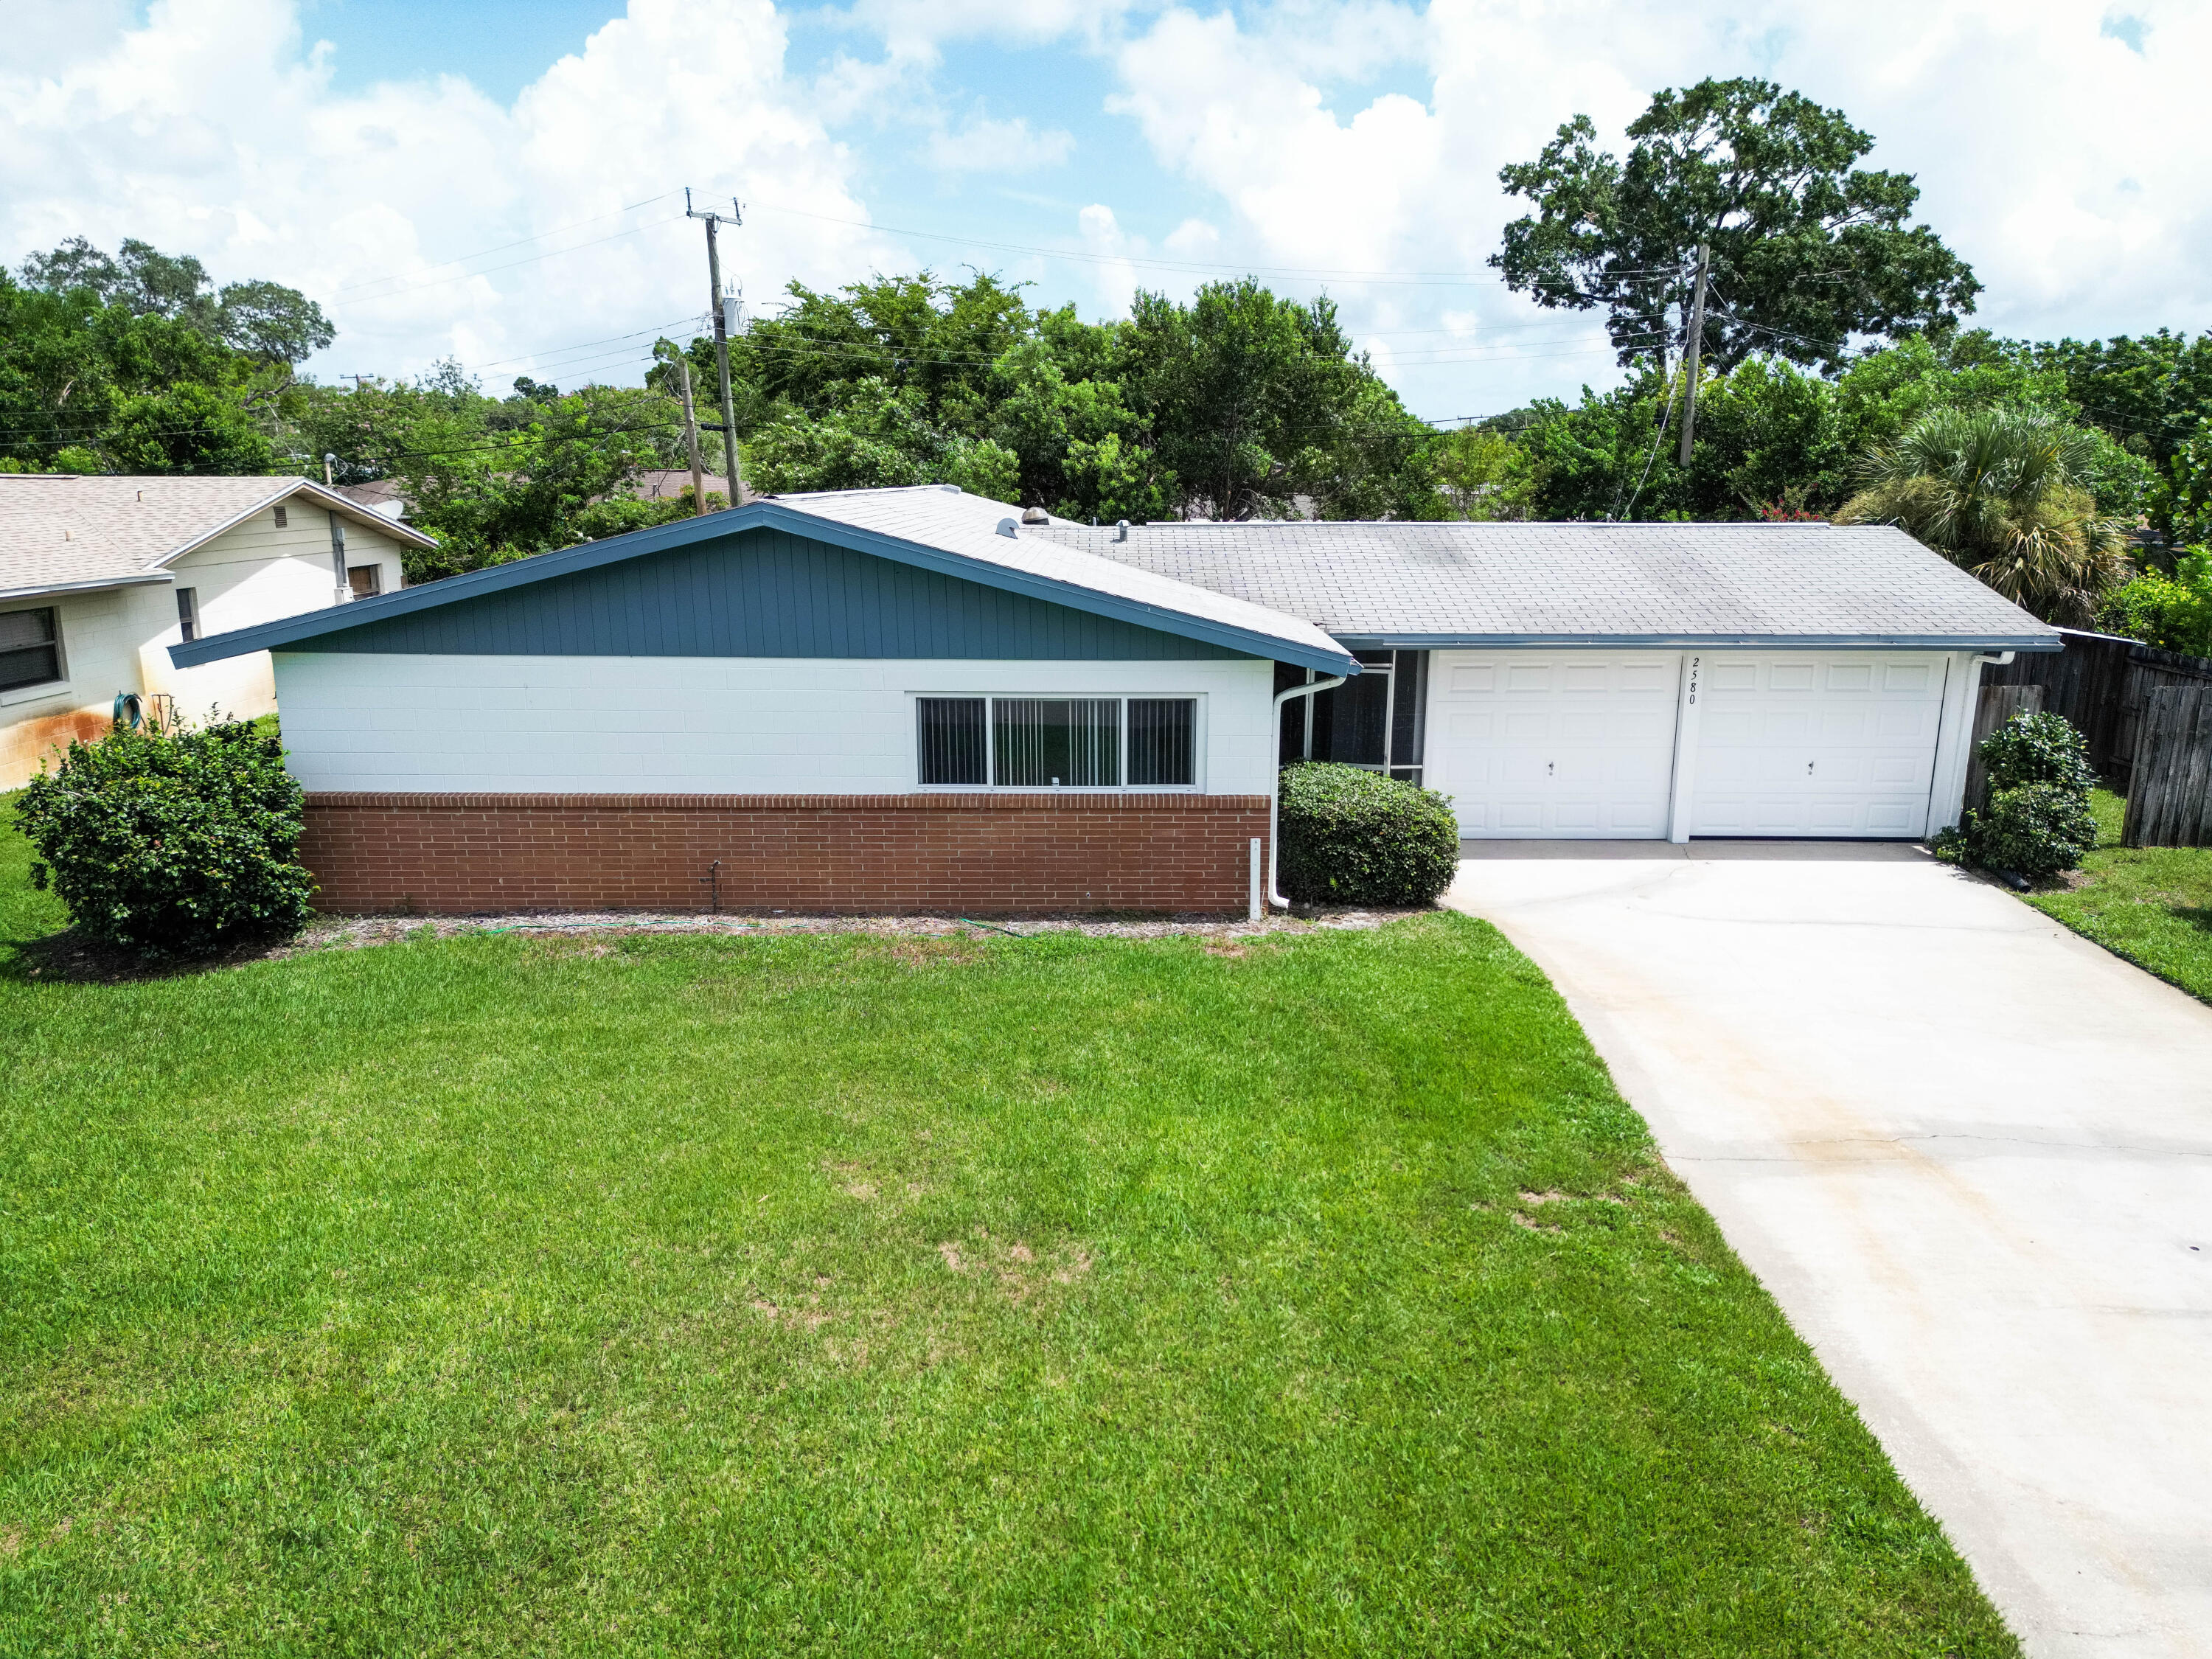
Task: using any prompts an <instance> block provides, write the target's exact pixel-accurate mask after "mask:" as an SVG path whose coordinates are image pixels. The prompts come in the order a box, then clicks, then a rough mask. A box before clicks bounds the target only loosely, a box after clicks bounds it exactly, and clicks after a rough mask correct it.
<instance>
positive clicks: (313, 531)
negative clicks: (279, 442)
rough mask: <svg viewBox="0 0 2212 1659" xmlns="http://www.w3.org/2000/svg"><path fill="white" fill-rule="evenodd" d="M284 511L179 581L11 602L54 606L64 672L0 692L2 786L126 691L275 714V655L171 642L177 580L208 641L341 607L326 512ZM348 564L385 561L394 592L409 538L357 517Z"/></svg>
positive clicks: (262, 516)
mask: <svg viewBox="0 0 2212 1659" xmlns="http://www.w3.org/2000/svg"><path fill="white" fill-rule="evenodd" d="M286 516H287V518H288V519H289V520H290V522H289V524H288V525H287V526H286V527H285V528H283V529H282V530H279V529H277V528H276V515H275V513H273V512H271V511H270V510H269V509H267V508H264V509H263V510H262V511H261V512H259V513H256V514H255V515H254V516H253V518H252V519H250V520H247V521H246V523H244V524H241V525H237V526H234V527H233V528H231V529H229V530H227V531H225V532H223V533H222V535H220V536H218V537H216V538H215V539H214V540H213V541H211V542H210V543H209V544H207V545H206V546H204V547H202V548H197V549H196V550H193V551H192V552H191V553H189V554H187V555H185V556H184V557H183V558H181V559H179V560H178V561H177V562H175V563H174V564H173V565H172V566H170V567H169V571H168V574H170V575H171V576H172V577H173V578H174V580H172V581H161V582H155V583H149V584H146V585H143V586H134V587H117V588H109V589H107V590H106V591H104V592H94V593H75V594H59V595H57V596H55V597H54V598H52V599H35V598H33V599H21V600H11V601H9V605H8V608H9V609H10V610H14V609H17V608H21V607H27V606H32V605H52V606H53V607H54V609H55V611H57V612H58V615H57V617H56V620H57V622H58V624H59V626H60V629H61V637H62V667H63V673H64V678H63V679H61V680H60V681H58V682H56V683H53V684H46V685H33V686H25V687H23V688H22V689H21V690H15V691H9V692H0V789H9V788H13V787H15V785H17V784H20V783H22V782H24V781H27V780H28V779H29V778H30V777H31V776H32V775H33V774H34V773H36V772H37V770H38V769H39V767H40V763H41V762H42V761H44V760H45V759H46V757H48V756H49V755H50V753H51V752H52V748H53V746H54V744H56V743H57V742H58V741H59V740H60V739H61V738H62V737H63V736H64V735H65V733H66V731H67V729H68V727H69V726H70V716H72V715H79V714H82V715H84V716H89V717H95V718H96V719H97V720H105V719H106V716H107V715H108V714H109V713H110V712H111V711H112V709H113V708H114V706H115V694H116V693H117V692H118V691H132V692H138V693H141V694H149V695H150V694H156V693H158V694H163V695H167V696H173V697H174V698H175V699H176V702H177V711H178V713H179V714H182V715H183V716H185V718H186V719H188V720H194V721H198V720H204V719H206V718H207V716H208V714H209V713H210V710H213V711H216V712H219V713H221V714H225V715H231V716H235V717H237V718H240V719H247V720H250V719H252V718H253V717H254V716H256V715H259V714H268V713H269V712H270V710H272V709H274V708H276V683H275V680H274V678H272V677H271V674H270V664H269V656H268V653H266V652H254V653H251V654H249V655H246V656H243V657H233V658H229V659H225V660H223V661H222V662H213V663H208V664H205V665H202V666H201V667H198V668H183V669H180V668H176V667H173V666H172V665H171V664H170V661H169V652H168V647H170V646H173V645H175V644H177V643H179V641H181V640H182V639H183V637H184V635H183V630H182V629H180V627H179V624H178V622H177V589H178V588H179V587H189V588H191V589H192V590H193V592H194V593H195V594H196V595H197V599H198V604H199V618H200V634H201V636H202V637H203V638H204V637H206V636H207V635H210V634H222V633H227V632H228V631H229V630H230V629H234V628H247V627H251V626H252V625H253V624H254V623H264V622H275V621H276V620H277V619H278V618H280V617H296V616H298V615H300V614H301V612H302V611H319V610H321V609H322V608H323V607H324V606H325V605H329V604H330V603H331V593H332V588H333V586H334V583H333V580H332V577H333V574H334V572H333V569H332V567H331V532H330V518H329V515H328V513H325V511H324V510H323V509H321V508H319V507H304V506H302V505H301V504H300V503H299V502H296V501H295V502H292V503H290V504H289V512H288V513H287V515H286ZM346 562H347V563H348V564H349V565H364V564H375V565H378V566H380V568H381V569H382V571H383V581H384V591H385V592H387V593H392V592H398V589H399V587H400V544H399V543H398V541H397V540H395V539H393V538H392V537H390V536H387V535H385V534H382V533H381V532H377V531H374V530H372V529H369V528H368V527H367V526H363V525H362V524H359V523H357V522H355V521H352V520H349V521H348V522H347V525H346Z"/></svg>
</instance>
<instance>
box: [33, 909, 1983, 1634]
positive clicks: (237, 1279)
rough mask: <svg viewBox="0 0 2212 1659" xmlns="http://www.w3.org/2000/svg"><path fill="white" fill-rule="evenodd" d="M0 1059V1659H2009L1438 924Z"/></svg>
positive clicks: (759, 964)
mask: <svg viewBox="0 0 2212 1659" xmlns="http://www.w3.org/2000/svg"><path fill="white" fill-rule="evenodd" d="M9 902H16V903H17V908H14V909H11V910H9V911H7V912H6V913H5V914H6V915H8V916H9V918H10V923H9V925H10V927H11V929H13V930H15V934H16V935H18V936H20V934H21V932H22V930H24V929H37V928H40V927H44V926H46V923H47V922H48V921H51V920H52V916H51V914H50V913H49V912H47V911H45V910H43V909H41V908H39V907H38V906H37V905H36V904H35V903H30V902H27V901H9ZM0 1045H3V1046H4V1051H5V1053H6V1054H7V1055H8V1063H7V1065H6V1066H5V1068H4V1070H0V1168H4V1169H5V1170H7V1171H8V1172H9V1173H8V1176H7V1180H6V1185H5V1188H4V1201H5V1206H6V1208H5V1215H4V1222H0V1307H4V1308H5V1309H6V1310H7V1318H6V1320H5V1322H4V1325H3V1326H0V1651H4V1652H8V1653H31V1652H37V1653H68V1654H131V1655H148V1654H181V1653H185V1652H187V1651H189V1652H193V1653H203V1652H209V1651H233V1652H237V1651H245V1652H252V1653H255V1654H276V1655H289V1654H300V1655H306V1654H310V1653H312V1654H318V1655H321V1654H332V1653H343V1654H356V1655H371V1654H395V1655H396V1654H408V1655H420V1654H447V1653H464V1652H465V1653H532V1654H545V1653H574V1654H580V1653H590V1654H612V1653H659V1652H673V1651H683V1652H687V1653H688V1652H708V1653H730V1654H736V1653H763V1654H769V1653H773V1654H812V1653H820V1654H848V1653H856V1652H868V1653H890V1654H908V1653H911V1654H916V1655H921V1654H932V1655H934V1654H947V1653H963V1652H964V1653H979V1654H992V1655H1001V1654H1029V1653H1035V1654H1045V1653H1053V1654H1059V1653H1070V1652H1088V1653H1115V1654H1120V1653H1127V1654H1139V1653H1141V1654H1160V1655H1168V1654H1196V1653H1207V1654H1212V1653H1237V1652H1268V1653H1316V1654H1337V1653H1341V1654H1354V1653H1358V1654H1376V1653H1388V1654H1394V1655H1395V1654H1431V1653H1434V1654H1442V1653H1453V1654H1467V1653H1511V1654H1558V1655H1569V1654H1573V1655H1598V1654H1619V1655H1626V1654H1647V1653H1664V1654H1668V1655H1669V1656H1677V1655H1690V1654H1718V1653H1729V1654H1760V1655H1766V1654H1779V1653H1797V1654H1807V1655H1821V1656H1829V1655H1842V1654H1883V1655H1891V1654H1911V1655H1927V1656H1934V1655H1939V1654H1960V1655H1966V1654H1972V1655H1995V1654H2012V1653H2015V1651H2016V1647H2015V1644H2014V1642H2013V1641H2012V1639H2011V1638H2010V1637H2009V1636H2008V1635H2007V1634H2006V1632H2004V1630H2003V1628H2002V1625H2001V1624H2000V1622H1999V1620H1998V1619H1997V1617H1996V1614H1995V1613H1994V1612H1993V1611H1992V1610H1991V1608H1990V1607H1989V1605H1988V1604H1987V1602H1986V1601H1984V1599H1983V1598H1982V1596H1981V1595H1980V1594H1979V1592H1978V1590H1977V1589H1976V1588H1975V1586H1974V1584H1973V1583H1972V1579H1971V1577H1970V1576H1969V1574H1968V1573H1967V1571H1966V1568H1965V1567H1964V1565H1962V1564H1961V1563H1960V1560H1959V1559H1958V1557H1957V1556H1956V1555H1955V1554H1954V1553H1953V1552H1952V1550H1951V1549H1950V1547H1948V1544H1947V1543H1946V1542H1945V1541H1944V1539H1943V1538H1942V1534H1941V1533H1940V1532H1939V1531H1938V1529H1937V1528H1936V1526H1935V1525H1934V1524H1933V1523H1932V1522H1930V1521H1929V1519H1928V1518H1927V1516H1925V1515H1923V1513H1922V1512H1921V1511H1920V1510H1919V1509H1918V1508H1917V1506H1916V1505H1915V1504H1914V1503H1913V1501H1912V1500H1911V1498H1910V1496H1909V1495H1908V1494H1907V1493H1906V1492H1905V1490H1904V1489H1903V1488H1902V1486H1900V1484H1899V1481H1898V1480H1897V1479H1896V1477H1895V1476H1894V1474H1893V1473H1892V1472H1891V1470H1890V1468H1889V1467H1888V1464H1887V1462H1886V1460H1885V1459H1884V1457H1883V1456H1882V1455H1881V1451H1880V1449H1879V1448H1878V1447H1877V1446H1876V1445H1875V1442H1874V1441H1873V1439H1872V1437H1870V1436H1869V1434H1868V1432H1867V1431H1866V1430H1865V1429H1864V1428H1863V1425H1861V1424H1860V1423H1859V1422H1858V1420H1857V1417H1856V1415H1855V1414H1854V1413H1853V1412H1852V1411H1851V1409H1850V1407H1849V1406H1848V1404H1847V1403H1846V1402H1845V1401H1844V1400H1843V1399H1841V1398H1840V1396H1838V1394H1837V1392H1836V1390H1835V1389H1834V1388H1833V1387H1832V1385H1831V1384H1830V1383H1828V1382H1827V1380H1826V1377H1825V1376H1823V1375H1822V1373H1821V1371H1820V1368H1819V1366H1818V1364H1816V1363H1815V1361H1814V1358H1813V1357H1812V1355H1811V1354H1810V1352H1808V1350H1807V1348H1806V1347H1805V1346H1804V1345H1803V1344H1802V1342H1801V1341H1799V1340H1798V1339H1797V1338H1796V1336H1795V1335H1794V1334H1792V1333H1791V1332H1790V1329H1789V1328H1788V1327H1787V1325H1786V1324H1785V1323H1784V1321H1783V1319H1782V1318H1781V1316H1780V1315H1779V1314H1778V1311H1777V1310H1776V1309H1775V1307H1774V1305H1773V1304H1772V1303H1771V1301H1770V1300H1769V1299H1768V1297H1766V1296H1765V1293H1764V1292H1763V1291H1761V1290H1760V1288H1759V1285H1757V1284H1756V1283H1755V1282H1754V1281H1753V1279H1751V1278H1750V1277H1749V1276H1748V1275H1747V1273H1745V1271H1744V1270H1743V1268H1742V1267H1741V1266H1740V1265H1739V1264H1738V1263H1737V1262H1736V1261H1735V1259H1734V1258H1733V1257H1732V1256H1731V1255H1730V1254H1729V1251H1728V1250H1727V1249H1726V1248H1725V1246H1724V1245H1723V1243H1722V1241H1721V1240H1720V1238H1719V1237H1718V1236H1717V1233H1716V1231H1715V1230H1714V1228H1713V1226H1712V1225H1711V1222H1710V1221H1709V1219H1708V1218H1706V1217H1705V1214H1704V1213H1703V1212H1701V1211H1700V1210H1699V1207H1698V1206H1696V1205H1695V1204H1694V1203H1693V1202H1692V1200H1690V1199H1689V1197H1688V1196H1687V1195H1686V1194H1685V1192H1684V1191H1683V1190H1682V1188H1680V1185H1679V1184H1678V1183H1677V1182H1675V1181H1674V1179H1673V1178H1672V1177H1671V1176H1669V1175H1668V1173H1667V1172H1666V1171H1665V1170H1664V1169H1663V1168H1662V1166H1661V1165H1660V1164H1659V1163H1658V1161H1657V1160H1656V1157H1655V1155H1654V1153H1653V1151H1652V1148H1651V1145H1650V1140H1649V1139H1648V1137H1647V1135H1646V1133H1645V1131H1644V1127H1643V1126H1642V1124H1641V1123H1640V1121H1638V1119H1637V1118H1636V1116H1635V1115H1633V1114H1632V1112H1631V1111H1630V1110H1629V1109H1627V1107H1626V1105H1624V1104H1623V1103H1622V1102H1621V1100H1620V1097H1618V1096H1617V1095H1616V1094H1615V1092H1614V1091H1613V1088H1612V1086H1611V1085H1610V1083H1609V1081H1608V1080H1607V1076H1606V1074H1605V1072H1604V1070H1603V1068H1602V1066H1601V1065H1600V1063H1599V1062H1598V1061H1597V1060H1596V1059H1595V1056H1594V1055H1593V1054H1592V1053H1591V1051H1590V1049H1589V1046H1588V1045H1587V1043H1586V1042H1584V1040H1583V1036H1582V1035H1581V1033H1580V1031H1579V1030H1577V1028H1576V1026H1575V1025H1574V1024H1573V1022H1572V1021H1571V1018H1569V1016H1568V1014H1567V1012H1566V1011H1565V1007H1564V1006H1563V1005H1562V1004H1561V1003H1560V1001H1559V998H1558V997H1557V996H1556V995H1555V994H1553V991H1552V990H1551V988H1550V987H1549V986H1548V985H1547V983H1546V982H1545V981H1544V980H1543V978H1542V976H1541V975H1540V974H1538V973H1537V972H1536V970H1535V969H1534V968H1533V967H1532V966H1531V965H1530V964H1529V963H1528V962H1527V961H1526V960H1525V959H1524V958H1522V957H1520V956H1519V955H1517V954H1516V952H1515V951H1512V950H1511V949H1510V947H1509V946H1508V945H1506V944H1505V943H1504V940H1503V939H1501V938H1500V937H1499V936H1498V934H1497V933H1495V932H1493V931H1492V930H1491V929H1490V928H1488V927H1484V926H1482V925H1480V924H1479V923H1476V922H1474V921H1468V920H1467V919H1465V918H1463V917H1459V916H1455V915H1438V916H1435V917H1431V918H1425V919H1423V920H1420V921H1413V922H1409V923H1403V924H1400V925H1397V926H1394V927H1388V928H1384V929H1381V930H1376V931H1372V932H1367V933H1351V932H1346V933H1332V934H1315V935H1307V936H1301V937H1296V938H1284V939H1278V940H1271V941H1267V942H1252V943H1248V944H1245V945H1242V946H1241V947H1239V949H1238V951H1237V953H1234V954H1231V953H1225V952H1222V951H1218V950H1209V949H1208V948H1206V945H1204V944H1203V943H1201V942H1200V941H1199V940H1196V939H1168V940H1159V941H1146V942H1128V941H1121V940H1110V939H1084V938H1079V937H1066V936H1062V937H1053V938H1046V939H1029V940H1015V939H1007V938H1004V937H1001V936H997V935H988V936H979V937H975V938H971V939H944V940H927V939H892V940H885V939H869V938H863V937H859V936H854V935H842V936H840V935H832V936H824V937H816V938H782V939H775V938H758V939H719V938H671V937H641V936H592V935H583V936H568V937H560V938H554V939H544V938H537V937H528V936H513V935H510V936H504V937H477V938H462V939H449V940H445V941H435V942H434V941H422V942H416V943H402V944H397V945H387V946H382V947H379V948H376V949H372V950H362V951H346V952H336V951H333V952H330V953H326V954H309V955H305V956H301V957H294V958H291V959H289V960H286V961H281V962H264V963H257V964H254V965H252V966H248V967H244V968H240V969H228V970H223V971H218V972H210V973H204V974H200V975H185V976H179V977H173V978H167V979H159V980H149V981H139V982H134V983H125V984H119V985H100V984H60V983H45V982H40V981H33V980H29V979H27V978H23V977H16V978H14V979H12V980H0Z"/></svg>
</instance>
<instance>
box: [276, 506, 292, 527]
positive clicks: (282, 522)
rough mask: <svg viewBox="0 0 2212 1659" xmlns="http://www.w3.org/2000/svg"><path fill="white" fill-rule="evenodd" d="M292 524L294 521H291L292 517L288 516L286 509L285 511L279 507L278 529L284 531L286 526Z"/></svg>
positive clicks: (277, 510) (277, 516) (277, 514)
mask: <svg viewBox="0 0 2212 1659" xmlns="http://www.w3.org/2000/svg"><path fill="white" fill-rule="evenodd" d="M291 522H292V520H291V517H290V515H289V514H288V513H286V512H285V511H284V509H283V507H278V508H277V509H276V527H277V528H278V529H279V530H282V529H283V528H284V526H286V525H288V524H289V523H291Z"/></svg>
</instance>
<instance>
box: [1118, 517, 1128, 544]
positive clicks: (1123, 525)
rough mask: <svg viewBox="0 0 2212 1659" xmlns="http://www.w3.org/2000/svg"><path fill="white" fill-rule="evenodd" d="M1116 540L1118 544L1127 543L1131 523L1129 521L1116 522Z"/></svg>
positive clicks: (1119, 520) (1120, 520)
mask: <svg viewBox="0 0 2212 1659" xmlns="http://www.w3.org/2000/svg"><path fill="white" fill-rule="evenodd" d="M1114 539H1115V541H1117V542H1126V541H1127V540H1128V539H1129V521H1128V520H1127V519H1116V520H1114Z"/></svg>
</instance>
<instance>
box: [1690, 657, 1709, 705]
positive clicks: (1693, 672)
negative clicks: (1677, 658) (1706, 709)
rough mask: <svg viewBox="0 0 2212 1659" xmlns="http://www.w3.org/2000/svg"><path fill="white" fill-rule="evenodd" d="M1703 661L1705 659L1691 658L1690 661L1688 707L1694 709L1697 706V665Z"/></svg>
mask: <svg viewBox="0 0 2212 1659" xmlns="http://www.w3.org/2000/svg"><path fill="white" fill-rule="evenodd" d="M1704 660H1705V659H1703V658H1702V657H1692V658H1691V659H1690V691H1689V697H1690V707H1691V708H1696V707H1697V706H1698V665H1699V664H1700V663H1701V662H1703V661H1704Z"/></svg>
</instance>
